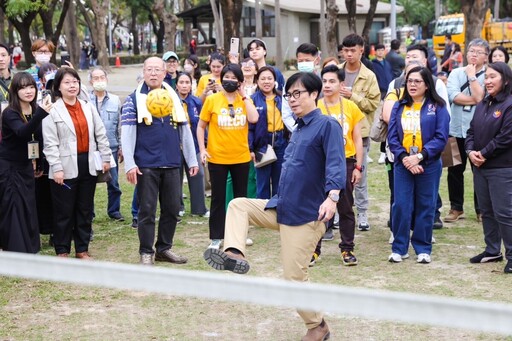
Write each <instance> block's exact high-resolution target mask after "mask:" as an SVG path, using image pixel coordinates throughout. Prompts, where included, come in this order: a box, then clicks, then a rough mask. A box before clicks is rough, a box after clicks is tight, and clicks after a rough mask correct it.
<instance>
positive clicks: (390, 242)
mask: <svg viewBox="0 0 512 341" xmlns="http://www.w3.org/2000/svg"><path fill="white" fill-rule="evenodd" d="M389 233H390V234H391V235H390V236H389V240H388V243H389V244H393V242H394V241H395V236H393V232H391V231H389Z"/></svg>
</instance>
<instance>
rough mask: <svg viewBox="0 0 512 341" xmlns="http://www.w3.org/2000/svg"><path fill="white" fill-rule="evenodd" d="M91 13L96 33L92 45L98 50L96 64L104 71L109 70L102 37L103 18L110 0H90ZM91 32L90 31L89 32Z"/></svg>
mask: <svg viewBox="0 0 512 341" xmlns="http://www.w3.org/2000/svg"><path fill="white" fill-rule="evenodd" d="M90 1H91V7H92V11H93V13H94V22H95V25H94V26H95V31H96V38H97V39H96V40H93V41H94V44H95V45H96V49H97V50H98V63H99V65H101V66H102V67H103V68H105V69H109V68H110V66H109V64H108V49H107V42H106V41H105V39H103V37H104V36H105V34H106V33H107V25H106V23H105V18H106V17H107V15H108V5H109V2H110V0H90ZM91 31H92V30H91Z"/></svg>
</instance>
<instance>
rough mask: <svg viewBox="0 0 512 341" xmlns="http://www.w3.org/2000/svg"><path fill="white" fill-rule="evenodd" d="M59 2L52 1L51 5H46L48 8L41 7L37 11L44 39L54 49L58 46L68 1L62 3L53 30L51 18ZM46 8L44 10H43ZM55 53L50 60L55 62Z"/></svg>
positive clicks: (56, 0) (55, 12) (57, 0)
mask: <svg viewBox="0 0 512 341" xmlns="http://www.w3.org/2000/svg"><path fill="white" fill-rule="evenodd" d="M59 2H60V1H59V0H53V1H52V2H51V4H48V7H43V8H41V9H40V10H39V16H40V17H41V21H42V23H43V32H44V34H45V36H46V39H48V40H50V41H51V42H52V43H53V45H55V47H57V48H58V46H59V38H60V34H61V32H62V26H63V25H64V20H65V19H66V15H67V13H68V9H69V5H70V2H71V1H70V0H64V1H62V9H61V12H60V15H59V20H58V22H57V25H55V29H54V28H53V17H54V15H55V14H57V13H58V12H57V10H56V6H57V3H59ZM45 8H46V9H45ZM55 57H56V53H54V54H53V56H52V60H53V61H55Z"/></svg>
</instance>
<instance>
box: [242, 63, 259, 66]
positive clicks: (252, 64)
mask: <svg viewBox="0 0 512 341" xmlns="http://www.w3.org/2000/svg"><path fill="white" fill-rule="evenodd" d="M248 66H249V67H251V66H256V64H254V63H253V62H242V67H248Z"/></svg>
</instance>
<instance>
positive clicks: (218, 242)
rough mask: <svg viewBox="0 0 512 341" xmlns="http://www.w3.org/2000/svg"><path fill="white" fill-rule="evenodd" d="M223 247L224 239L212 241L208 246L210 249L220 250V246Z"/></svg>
mask: <svg viewBox="0 0 512 341" xmlns="http://www.w3.org/2000/svg"><path fill="white" fill-rule="evenodd" d="M221 245H222V239H212V242H211V243H210V245H209V246H208V248H209V249H216V250H220V246H221Z"/></svg>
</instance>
